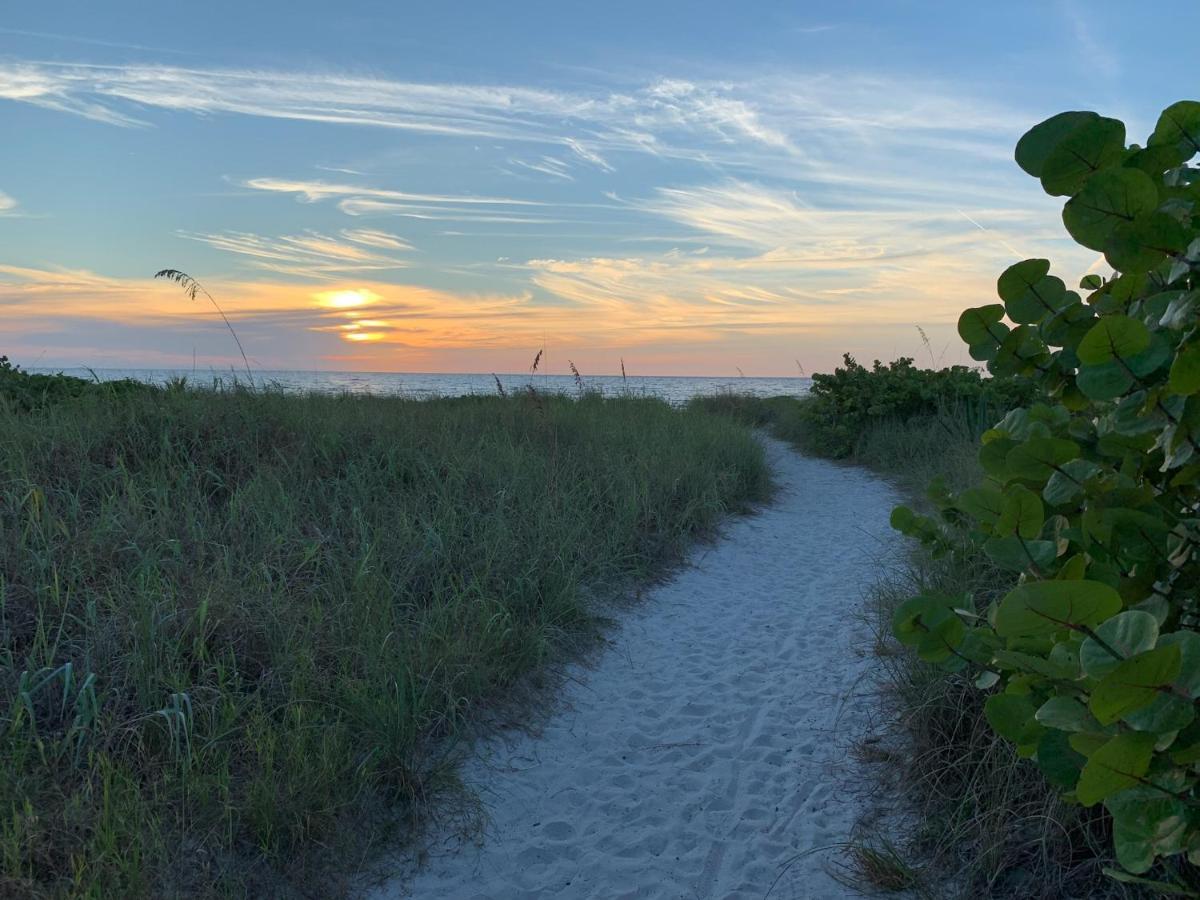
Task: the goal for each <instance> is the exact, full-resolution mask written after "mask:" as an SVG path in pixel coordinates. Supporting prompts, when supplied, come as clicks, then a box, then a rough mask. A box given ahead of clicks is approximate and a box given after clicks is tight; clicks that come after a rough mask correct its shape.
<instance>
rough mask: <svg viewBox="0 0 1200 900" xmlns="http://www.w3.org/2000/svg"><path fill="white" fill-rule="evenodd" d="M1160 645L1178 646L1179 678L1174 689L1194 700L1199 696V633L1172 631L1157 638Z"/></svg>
mask: <svg viewBox="0 0 1200 900" xmlns="http://www.w3.org/2000/svg"><path fill="white" fill-rule="evenodd" d="M1158 645H1159V646H1160V647H1171V646H1174V647H1178V648H1179V654H1180V667H1179V678H1177V679H1176V681H1175V689H1176V690H1179V691H1182V692H1183V693H1185V694H1187V696H1188V697H1190V698H1192V699H1193V700H1195V699H1196V698H1197V697H1200V634H1197V633H1196V632H1194V631H1172V632H1170V633H1169V634H1164V635H1162V636H1161V637H1159V639H1158Z"/></svg>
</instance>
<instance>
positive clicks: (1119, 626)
mask: <svg viewBox="0 0 1200 900" xmlns="http://www.w3.org/2000/svg"><path fill="white" fill-rule="evenodd" d="M1096 638H1099V641H1098V640H1096ZM1096 638H1091V637H1089V638H1087V639H1086V640H1085V641H1084V642H1083V644H1082V645H1081V646H1080V648H1079V663H1080V665H1081V666H1082V667H1083V674H1085V675H1087V676H1088V677H1089V678H1103V677H1104V676H1105V675H1107V674H1108V673H1109V672H1111V671H1112V670H1113V669H1115V668H1116V667H1117V666H1119V665H1120V664H1121V662H1122V660H1125V659H1128V658H1129V657H1131V656H1136V655H1137V654H1139V653H1142V652H1144V651H1146V650H1150V649H1152V648H1153V647H1154V645H1155V643H1157V641H1158V620H1157V619H1155V618H1154V616H1152V615H1150V613H1148V612H1144V611H1142V610H1140V609H1127V610H1125V611H1124V612H1121V613H1118V614H1117V615H1115V616H1113V617H1112V618H1111V619H1109V620H1108V621H1106V622H1103V623H1101V624H1100V625H1098V626H1097V627H1096ZM1100 641H1103V642H1104V645H1106V646H1108V647H1109V648H1110V649H1112V650H1113V651H1115V653H1116V655H1115V656H1114V655H1113V653H1110V652H1109V651H1108V650H1106V649H1104V646H1102V645H1101V643H1100Z"/></svg>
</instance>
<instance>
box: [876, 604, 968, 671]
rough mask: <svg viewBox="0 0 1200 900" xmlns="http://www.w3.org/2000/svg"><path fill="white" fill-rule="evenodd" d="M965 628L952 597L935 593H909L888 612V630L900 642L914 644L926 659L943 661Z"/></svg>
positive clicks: (956, 644)
mask: <svg viewBox="0 0 1200 900" xmlns="http://www.w3.org/2000/svg"><path fill="white" fill-rule="evenodd" d="M965 631H966V627H965V626H964V625H963V623H962V619H961V618H959V616H958V613H956V612H955V611H954V606H953V601H952V600H950V599H949V598H946V597H942V596H939V595H934V594H923V595H921V596H918V597H913V598H912V599H910V600H906V601H905V602H903V603H901V604H900V605H899V606H898V607H896V610H895V612H894V613H893V614H892V633H893V634H894V635H895V636H896V638H897V640H899V641H900V642H901V643H902V644H907V645H908V646H911V647H915V648H916V650H917V655H918V656H920V657H921V659H923V660H925V661H926V662H934V663H937V662H944V661H945V660H947V659H949V658H951V657H952V656H954V651H955V649H956V648H957V647H958V644H959V642H960V641H961V640H962V638H963V634H964V633H965Z"/></svg>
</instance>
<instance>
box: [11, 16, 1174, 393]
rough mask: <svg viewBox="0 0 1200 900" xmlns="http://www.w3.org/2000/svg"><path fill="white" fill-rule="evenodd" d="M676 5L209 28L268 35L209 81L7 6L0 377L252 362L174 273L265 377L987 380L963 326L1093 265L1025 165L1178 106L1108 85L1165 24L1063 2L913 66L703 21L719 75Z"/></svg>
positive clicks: (956, 35)
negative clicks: (1075, 120)
mask: <svg viewBox="0 0 1200 900" xmlns="http://www.w3.org/2000/svg"><path fill="white" fill-rule="evenodd" d="M670 6H671V4H666V5H664V6H663V7H662V9H661V10H659V13H656V15H657V14H661V15H662V16H663V17H664V18H663V21H662V22H659V23H658V24H657V25H654V26H653V27H651V26H650V25H649V24H647V25H646V27H645V28H640V27H638V26H636V24H635V23H636V22H639V21H641V18H644V17H645V16H646V15H647V13H646V11H645V9H643V8H642V7H639V8H638V9H637V10H636V11H634V10H626V12H628V13H629V14H630V15H631V16H632V18H628V19H627V20H626V19H622V17H621V16H620V15H618V14H616V12H614V13H613V15H611V16H603V17H598V16H595V15H592V14H591V13H589V12H586V11H584V10H582V9H580V10H574V9H573V10H572V11H571V12H570V13H569V14H568V13H565V12H564V14H563V16H561V17H559V18H556V19H555V20H554V21H550V20H545V21H540V22H539V23H538V25H537V27H536V28H533V29H532V30H531V29H529V28H528V27H517V24H518V21H519V20H521V18H522V17H520V16H516V17H514V16H511V15H507V16H506V15H504V14H502V12H501V10H499V9H498V8H492V7H490V6H486V5H482V4H476V5H473V6H471V9H470V11H469V19H470V21H472V22H473V23H474V24H473V27H472V29H471V30H470V32H469V34H468V35H466V36H463V35H459V36H457V37H456V38H455V39H454V40H453V41H449V40H448V39H444V38H445V37H446V36H445V35H441V34H440V33H436V30H430V29H433V27H434V26H433V24H432V22H433V21H434V20H433V19H430V20H429V21H426V20H425V19H422V18H420V17H418V21H414V22H412V23H410V24H409V25H406V27H405V29H404V30H403V40H404V41H406V42H407V43H405V44H404V50H403V52H396V47H395V46H393V45H392V43H390V42H391V41H393V40H400V37H398V36H396V33H395V29H394V28H393V27H392V24H393V23H391V19H388V18H387V17H384V18H378V17H376V15H375V14H374V13H370V14H368V13H363V15H362V16H358V17H352V16H347V18H346V20H345V21H344V22H343V21H341V20H340V19H339V20H338V22H337V24H336V25H330V26H328V27H318V26H317V25H315V24H313V23H314V22H315V21H318V19H313V18H311V17H305V16H299V17H296V16H292V15H291V9H290V8H288V10H286V11H285V10H284V9H283V8H282V7H275V6H274V5H273V4H266V5H259V4H254V5H251V6H248V7H246V8H245V9H241V10H240V11H238V12H236V13H235V14H234V13H231V14H230V15H231V17H232V18H230V17H225V18H222V19H221V21H220V23H219V27H218V25H217V24H216V17H214V18H213V22H212V23H211V27H212V28H213V29H216V30H215V31H213V33H212V35H210V37H212V38H213V39H214V40H216V39H217V38H218V37H219V35H220V34H230V33H237V34H240V35H243V36H244V42H243V43H239V44H236V45H234V44H229V45H228V46H224V45H220V42H219V40H218V44H217V46H216V47H215V48H214V49H215V51H216V52H214V53H212V54H210V56H209V59H199V58H195V59H193V58H191V57H190V56H186V55H181V54H187V53H190V52H192V51H193V50H194V46H195V43H194V41H193V40H191V39H189V40H187V41H186V42H182V43H181V40H182V39H180V38H179V37H177V36H176V35H175V34H174V33H173V32H171V31H169V30H165V29H163V28H162V27H161V23H160V24H156V23H155V22H153V21H150V20H147V21H144V22H140V23H129V22H124V21H122V22H121V23H118V22H117V21H116V18H114V17H110V16H106V15H104V14H103V12H102V11H101V10H100V9H99V8H94V9H93V8H91V7H84V6H82V5H81V6H80V8H79V9H78V10H76V13H77V15H76V16H75V18H74V22H75V25H74V26H73V27H74V28H75V29H76V30H77V31H78V33H73V34H60V33H59V32H58V31H57V30H56V26H55V23H54V22H52V21H50V20H49V17H51V14H50V13H48V12H45V11H39V10H38V8H36V7H33V6H27V7H24V8H19V9H13V10H11V11H10V13H11V15H10V16H9V18H10V19H12V21H11V22H9V21H7V20H6V28H7V29H10V30H7V31H6V30H3V29H0V123H2V126H3V132H4V134H6V135H14V136H17V138H18V139H17V140H7V141H4V142H2V144H0V163H2V164H0V248H2V249H0V333H2V336H3V344H2V345H0V353H7V354H8V355H9V356H11V357H13V358H14V359H15V360H17V361H18V362H22V363H24V364H34V363H35V362H36V364H38V365H52V366H55V365H64V366H77V365H91V366H104V365H130V366H137V365H144V366H184V365H186V366H191V365H192V364H193V361H194V360H207V361H208V363H209V364H212V365H224V364H226V363H228V362H229V361H230V358H231V350H234V351H235V352H234V354H233V356H234V357H236V348H231V346H230V341H229V336H228V333H227V331H226V330H225V329H224V325H223V323H222V322H221V321H220V318H219V317H218V316H217V315H216V312H215V310H214V309H213V308H212V306H211V305H210V304H208V303H207V302H206V301H203V298H200V299H198V300H197V301H196V302H192V301H190V300H188V298H187V297H186V296H184V295H183V294H182V293H181V292H180V291H179V290H178V287H177V286H175V285H170V284H167V283H164V282H155V281H153V280H152V279H151V278H150V277H149V276H150V274H151V273H153V272H154V271H156V270H158V269H160V268H163V267H164V266H176V267H178V268H180V269H183V270H185V271H187V272H188V273H190V274H191V275H193V276H195V277H196V278H198V279H199V280H200V282H201V283H202V284H203V285H204V286H205V287H206V288H207V289H208V290H209V291H210V292H211V293H212V295H213V297H214V298H215V299H216V300H217V301H218V302H219V303H220V305H221V307H222V309H223V310H224V311H225V313H226V314H227V315H228V317H229V319H230V320H231V322H232V323H233V324H234V326H235V327H236V328H237V330H238V333H239V336H240V337H241V339H242V341H243V344H244V345H245V348H246V351H247V354H248V355H249V356H250V357H251V358H252V361H253V362H254V364H255V365H258V366H262V367H266V368H289V367H296V366H298V367H303V368H326V369H350V368H362V369H371V370H391V371H412V370H425V371H464V370H467V371H480V372H490V371H503V370H509V371H523V370H525V369H526V368H527V367H528V360H529V359H531V358H532V356H533V355H534V354H535V353H536V352H537V350H538V349H540V348H542V347H546V348H547V350H548V352H547V356H546V365H547V366H549V367H550V368H549V370H550V371H558V372H563V371H566V368H565V367H566V361H567V359H568V358H571V359H574V360H575V361H576V362H577V363H578V362H580V361H581V360H583V361H584V363H585V364H586V365H587V366H588V367H589V368H590V369H591V370H593V371H597V372H616V371H618V369H619V366H620V361H621V360H622V359H624V360H625V361H626V363H627V364H628V365H630V366H632V367H633V368H634V369H635V370H637V371H641V372H645V373H651V372H655V373H678V374H689V373H692V374H709V373H712V374H723V373H732V372H734V371H736V370H738V369H740V370H742V371H745V372H746V373H748V374H763V375H783V374H794V373H796V372H797V371H798V370H799V368H803V369H804V370H805V371H809V372H812V371H821V370H828V369H830V368H832V367H833V366H834V365H835V364H837V363H838V362H839V361H840V359H841V355H842V354H843V353H845V352H849V353H852V354H854V355H856V356H858V357H860V358H862V359H866V360H870V359H872V358H875V357H878V358H881V359H891V358H894V357H896V356H900V355H905V356H914V357H918V358H920V359H922V361H938V360H940V361H943V362H967V361H969V360H968V359H967V357H966V354H965V350H964V348H962V347H961V345H960V342H959V341H958V339H957V337H956V335H955V330H954V323H955V320H956V318H957V316H958V313H959V311H960V310H961V309H962V308H963V307H964V306H967V305H971V304H978V303H984V302H989V301H991V300H993V299H994V285H995V277H996V274H997V272H999V271H1000V270H1002V269H1003V268H1004V267H1005V266H1006V265H1008V264H1010V263H1011V262H1013V261H1014V260H1015V259H1017V258H1019V257H1020V256H1045V257H1049V258H1051V259H1053V260H1054V261H1055V267H1056V270H1057V271H1058V272H1059V274H1061V275H1062V277H1063V278H1064V279H1066V280H1067V281H1068V282H1069V281H1071V280H1072V279H1076V278H1078V276H1080V275H1082V274H1083V273H1084V272H1087V271H1096V270H1100V269H1103V265H1102V263H1101V261H1100V259H1099V257H1098V255H1097V254H1092V253H1089V252H1086V251H1081V250H1079V249H1077V248H1076V247H1075V246H1074V245H1073V244H1072V243H1071V242H1069V241H1068V240H1066V239H1065V235H1064V233H1063V229H1062V225H1061V221H1060V218H1059V210H1058V207H1057V206H1056V204H1055V203H1054V202H1053V200H1052V199H1051V198H1048V197H1045V196H1044V195H1043V194H1042V193H1041V191H1040V190H1039V189H1038V187H1037V185H1036V184H1030V183H1028V179H1027V178H1026V177H1025V176H1024V175H1023V174H1021V173H1020V172H1019V171H1018V170H1017V168H1016V166H1015V165H1014V164H1013V161H1012V147H1013V145H1014V143H1015V141H1016V139H1017V137H1019V135H1020V134H1021V133H1022V132H1023V131H1024V130H1025V129H1026V128H1027V127H1029V126H1030V125H1031V124H1032V123H1034V122H1036V121H1038V120H1039V119H1040V118H1042V117H1044V115H1046V114H1047V113H1048V112H1051V111H1056V110H1058V109H1060V108H1077V107H1089V106H1090V107H1095V108H1103V109H1106V110H1109V111H1111V112H1112V113H1113V114H1123V113H1125V111H1126V108H1130V109H1135V110H1137V109H1140V110H1146V109H1150V110H1153V109H1159V108H1161V107H1162V106H1164V105H1166V104H1167V103H1169V102H1171V101H1173V100H1175V99H1177V98H1176V97H1174V96H1173V95H1171V96H1167V95H1166V94H1163V93H1162V89H1161V88H1160V87H1158V86H1157V85H1156V84H1150V83H1141V82H1139V81H1138V78H1137V77H1134V76H1133V75H1132V74H1130V77H1128V78H1125V77H1119V76H1120V75H1121V74H1122V73H1124V72H1125V71H1126V69H1127V68H1128V71H1129V72H1130V73H1132V71H1133V67H1132V66H1130V65H1129V61H1130V60H1133V59H1136V58H1137V57H1138V54H1139V53H1141V52H1142V50H1141V48H1142V47H1143V46H1144V45H1145V44H1146V42H1147V41H1149V40H1150V31H1149V30H1148V29H1149V25H1146V26H1145V29H1143V25H1142V24H1131V23H1129V22H1127V21H1125V19H1124V17H1122V20H1121V33H1122V35H1123V37H1122V40H1121V42H1120V44H1119V45H1118V44H1116V43H1115V42H1108V41H1106V36H1107V35H1109V34H1112V33H1114V27H1115V26H1114V23H1115V21H1116V20H1115V18H1114V17H1117V16H1118V15H1120V14H1119V12H1118V8H1117V7H1116V6H1113V5H1107V4H1097V5H1089V6H1088V7H1087V12H1088V15H1086V16H1084V15H1083V14H1082V11H1083V6H1082V4H1079V3H1078V2H1075V0H1071V2H1064V3H1062V4H1058V5H1057V6H1056V7H1055V9H1054V10H1053V11H1044V15H1043V18H1044V20H1045V21H1044V23H1043V24H1044V27H1042V28H1039V29H1030V28H1028V24H1027V21H1026V19H1027V16H1028V14H1029V13H1030V11H1031V9H1032V7H1029V8H1026V7H1024V6H1022V5H1021V4H1018V5H1017V6H1014V7H1011V8H1010V6H1009V5H1003V6H1002V7H997V8H995V9H991V8H989V9H988V10H987V11H986V12H981V11H980V10H978V9H975V8H973V7H972V8H971V9H967V8H962V9H958V8H951V7H949V6H947V8H946V9H944V10H942V11H941V12H940V13H939V15H938V16H937V17H933V18H931V19H930V21H931V22H936V31H937V33H936V34H926V33H922V34H921V40H920V41H914V40H913V39H912V34H911V33H910V29H911V22H910V21H909V20H908V19H906V18H904V17H903V16H901V15H900V14H899V13H897V12H896V11H894V10H891V9H890V8H888V7H887V6H886V5H884V4H866V5H865V6H863V7H862V8H858V7H853V8H851V7H847V6H846V5H845V4H821V3H818V4H805V5H803V7H797V8H796V9H794V10H790V11H789V10H785V9H783V8H779V9H775V8H773V9H772V11H770V12H769V13H768V12H764V13H763V15H761V16H746V15H737V14H735V11H731V10H729V9H727V8H725V7H719V6H716V5H711V6H710V5H706V4H702V6H703V7H704V9H699V8H696V7H694V6H693V5H689V6H687V7H686V8H684V7H682V6H680V7H679V8H678V9H676V10H675V13H678V14H679V15H680V16H682V17H683V18H685V19H687V20H688V21H692V20H694V19H695V18H696V17H697V16H700V15H701V14H703V16H704V17H705V20H706V21H708V23H709V24H708V27H707V29H706V33H711V34H720V35H721V36H722V40H721V54H720V58H721V59H722V61H723V62H722V65H721V67H720V70H719V71H717V70H715V69H714V68H713V67H712V65H711V63H710V62H707V60H710V59H711V58H713V57H712V55H711V53H710V50H711V49H712V48H710V47H709V46H707V45H706V44H705V43H704V41H702V40H701V39H700V38H699V37H698V33H697V34H695V35H694V34H692V33H690V32H686V31H680V30H679V29H678V28H674V27H666V23H667V22H668V21H671V15H673V14H669V13H668V12H666V10H667V8H668V7H670ZM272 9H274V10H275V11H278V12H279V13H280V14H281V15H282V14H283V13H284V12H286V13H287V15H284V16H283V17H284V18H286V19H287V21H288V23H289V24H288V25H287V28H286V32H287V34H286V37H284V36H281V35H280V33H279V32H278V31H277V28H276V26H277V25H278V17H273V14H272V12H271V10H272ZM334 18H337V17H334ZM435 18H436V17H435ZM201 19H204V16H203V15H201V14H200V13H197V21H198V22H199V21H200V20H201ZM319 20H320V21H326V22H328V21H329V16H328V15H325V16H324V18H320V19H319ZM927 24H928V23H927ZM660 26H662V27H660ZM206 27H207V26H206ZM423 29H424V30H423ZM1180 33H1182V31H1181V32H1180ZM983 34H987V35H988V36H989V37H990V38H991V39H990V40H988V41H985V42H982V43H981V42H980V40H978V38H979V36H980V35H983ZM483 35H487V36H488V37H487V39H484V38H483V37H482V36H483ZM1006 35H1007V38H1006V37H1005V36H1006ZM1161 38H1162V36H1161V35H1155V36H1154V39H1155V40H1160V39H1161ZM1171 39H1174V38H1171ZM931 40H932V41H935V42H936V44H937V46H938V47H939V48H941V50H940V53H939V55H938V56H937V57H936V58H930V57H929V56H928V54H926V53H924V52H923V51H921V52H918V51H919V50H920V48H922V47H926V46H928V43H929V41H931ZM373 42H374V43H373ZM1001 46H1005V47H1008V48H1010V51H1009V52H1007V53H1005V54H1001V53H998V52H995V51H994V50H987V49H986V48H996V47H1001ZM435 47H441V48H442V49H440V50H437V51H436V52H435V50H434V49H433V48H435ZM447 47H450V49H449V50H446V48H447ZM613 47H623V48H627V49H625V50H624V51H622V53H620V54H618V55H617V57H618V58H614V57H613V55H612V54H613V51H612V48H613ZM282 48H287V49H286V50H284V49H282ZM600 48H604V49H603V51H602V50H601V49H600ZM868 48H870V50H869V52H868ZM981 48H984V49H983V50H981ZM1160 50H1161V48H1160ZM443 51H445V52H447V53H449V54H450V55H449V56H445V55H444V53H443ZM289 52H290V53H294V59H293V60H291V61H289V58H288V57H287V56H286V53H289ZM439 54H440V55H439ZM1157 55H1158V57H1159V58H1160V59H1162V60H1164V65H1169V64H1170V63H1169V61H1170V60H1174V59H1182V58H1186V56H1187V54H1186V53H1183V54H1181V55H1173V54H1171V53H1168V52H1159V53H1158V54H1157ZM1096 59H1102V60H1103V61H1104V65H1103V66H1099V67H1098V66H1097V65H1096V64H1095V60H1096ZM1014 60H1019V62H1017V63H1014ZM566 71H570V72H572V73H573V74H572V75H571V76H570V77H567V76H566V75H564V72H566ZM610 73H611V74H610ZM618 73H619V74H618ZM1163 81H1164V83H1165V84H1170V79H1168V78H1164V79H1163ZM1046 85H1053V86H1054V89H1053V90H1049V91H1048V89H1047V88H1046ZM1056 92H1057V93H1056ZM1126 118H1128V119H1129V120H1130V124H1131V130H1132V132H1133V133H1134V134H1140V133H1144V132H1145V131H1146V129H1147V127H1148V126H1149V123H1147V122H1141V121H1138V120H1137V118H1136V115H1134V116H1126ZM202 301H203V302H202ZM917 326H920V327H921V328H922V329H924V332H925V333H926V334H927V335H928V336H929V340H930V345H931V346H932V348H933V360H930V359H929V356H930V351H929V349H927V347H926V345H925V343H924V340H923V339H922V337H921V335H920V333H919V332H918V330H917ZM568 354H570V356H569V357H568ZM234 361H236V359H234Z"/></svg>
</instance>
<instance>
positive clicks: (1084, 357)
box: [1075, 316, 1150, 366]
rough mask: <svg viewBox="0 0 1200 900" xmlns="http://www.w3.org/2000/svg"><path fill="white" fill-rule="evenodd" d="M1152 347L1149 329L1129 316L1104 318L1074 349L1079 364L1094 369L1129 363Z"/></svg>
mask: <svg viewBox="0 0 1200 900" xmlns="http://www.w3.org/2000/svg"><path fill="white" fill-rule="evenodd" d="M1149 346H1150V330H1149V329H1148V328H1147V327H1146V326H1145V324H1144V323H1143V322H1140V321H1138V320H1137V319H1134V318H1132V317H1130V316H1103V317H1101V319H1100V320H1099V321H1098V322H1097V323H1096V324H1095V325H1093V326H1092V327H1091V329H1090V330H1089V331H1088V333H1087V334H1085V335H1084V336H1083V340H1081V341H1080V342H1079V346H1078V347H1076V348H1075V352H1076V354H1077V355H1078V356H1079V361H1080V362H1082V363H1083V364H1084V365H1088V366H1095V365H1100V364H1101V363H1106V362H1110V361H1112V360H1127V359H1129V358H1130V357H1132V356H1136V355H1137V354H1138V353H1141V352H1142V351H1143V350H1145V349H1146V348H1147V347H1149Z"/></svg>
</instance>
